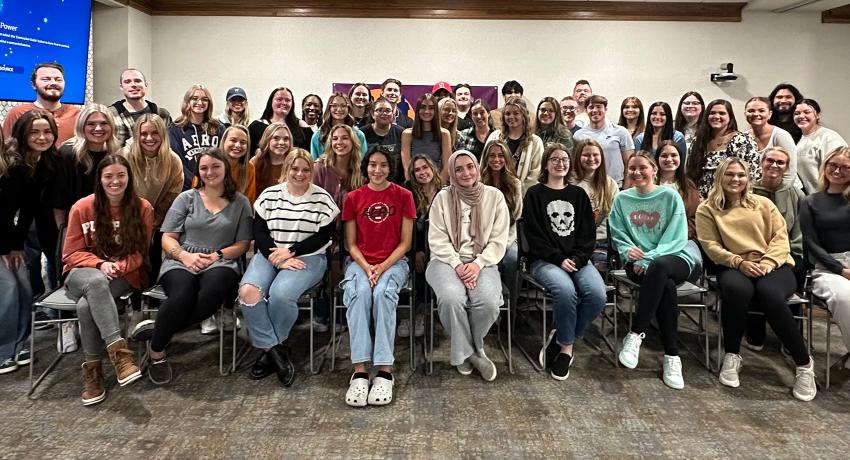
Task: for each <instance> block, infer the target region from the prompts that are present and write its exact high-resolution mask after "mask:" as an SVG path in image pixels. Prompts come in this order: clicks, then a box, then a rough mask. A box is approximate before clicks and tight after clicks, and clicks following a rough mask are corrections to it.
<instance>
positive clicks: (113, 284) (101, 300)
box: [65, 268, 130, 361]
mask: <svg viewBox="0 0 850 460" xmlns="http://www.w3.org/2000/svg"><path fill="white" fill-rule="evenodd" d="M129 287H130V285H129V284H128V283H127V281H125V280H124V278H115V279H113V280H112V281H109V280H108V279H106V275H104V274H103V272H101V271H100V270H98V269H96V268H74V269H71V271H70V272H69V273H68V278H67V279H66V280H65V289H67V290H68V296H69V297H70V298H72V299H74V300H76V301H77V317H78V318H79V321H80V341H81V342H82V343H83V353H84V354H85V360H86V361H97V360H99V359H100V358H101V356H102V355H101V352H102V351H103V350H104V348H105V346H106V345H108V344H110V343H112V342H114V341H116V340H118V339H120V338H121V329H120V327H119V324H118V308H117V307H116V306H115V297H118V296H120V295H121V294H123V293H125V292H127V289H129Z"/></svg>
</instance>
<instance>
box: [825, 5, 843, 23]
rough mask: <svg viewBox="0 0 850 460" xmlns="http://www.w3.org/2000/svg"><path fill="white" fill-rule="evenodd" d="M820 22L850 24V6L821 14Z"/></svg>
mask: <svg viewBox="0 0 850 460" xmlns="http://www.w3.org/2000/svg"><path fill="white" fill-rule="evenodd" d="M820 22H824V23H830V24H850V4H848V5H844V6H839V7H837V8H833V9H831V10H825V11H823V12H822V13H821V14H820Z"/></svg>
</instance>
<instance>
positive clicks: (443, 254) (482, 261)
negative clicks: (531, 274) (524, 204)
mask: <svg viewBox="0 0 850 460" xmlns="http://www.w3.org/2000/svg"><path fill="white" fill-rule="evenodd" d="M481 187H482V190H481V203H480V204H479V207H480V211H481V212H482V215H481V218H482V219H484V222H485V223H486V227H485V231H486V232H487V235H488V236H487V244H486V246H484V249H483V250H482V251H481V254H476V256H475V260H473V262H475V264H476V265H478V266H479V267H480V268H485V267H489V266H492V265H496V264H498V263H499V262H501V260H502V258H503V257H505V250H506V249H507V246H508V224H509V222H510V217H509V215H510V213H509V212H508V205H507V204H505V197H504V195H502V192H501V191H499V189H497V188H495V187H491V186H489V185H483V184H482V185H481ZM450 199H451V194H450V193H449V189H448V187H446V188H444V189H442V190H440V192H439V193H437V196H435V197H434V202H433V203H431V210H430V211H429V214H428V219H429V221H430V224H429V227H428V245H429V247H430V249H431V260H439V261H440V262H444V263H446V264H448V265H450V266H451V267H452V268H455V267H457V266H458V265H460V264H462V263H463V261H461V260H460V255H459V254H458V252H457V251H455V248H454V245H452V241H451V233H452V232H451V223H450V221H449V219H450V218H451V216H450V214H451V213H450V211H449V209H450V206H449V200H450Z"/></svg>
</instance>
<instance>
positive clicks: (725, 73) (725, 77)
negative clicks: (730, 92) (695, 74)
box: [710, 62, 738, 83]
mask: <svg viewBox="0 0 850 460" xmlns="http://www.w3.org/2000/svg"><path fill="white" fill-rule="evenodd" d="M733 66H734V64H732V63H731V62H727V63H725V64H720V71H721V72H720V73H713V74H711V76H710V78H711V81H712V82H713V83H717V82H721V81H734V80H737V79H738V75H736V74H735V72H734V70H733Z"/></svg>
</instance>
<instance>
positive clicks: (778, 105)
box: [768, 83, 803, 143]
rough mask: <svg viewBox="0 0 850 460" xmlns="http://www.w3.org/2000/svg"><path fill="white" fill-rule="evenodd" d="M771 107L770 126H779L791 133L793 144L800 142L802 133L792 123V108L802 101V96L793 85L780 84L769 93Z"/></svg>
mask: <svg viewBox="0 0 850 460" xmlns="http://www.w3.org/2000/svg"><path fill="white" fill-rule="evenodd" d="M768 99H770V103H771V105H773V113H772V114H771V115H770V124H772V125H773V126H779V127H780V128H782V129H784V130H785V131H788V132H789V133H791V137H793V138H794V143H797V142H800V138H801V137H802V136H803V132H802V131H801V130H800V128H798V127H797V124H796V123H794V107H796V106H797V103H798V102H800V101H802V100H803V95H802V94H801V93H800V90H798V89H797V88H796V87H795V86H794V85H792V84H790V83H780V84H778V85H776V88H773V91H771V92H770V96H769V97H768Z"/></svg>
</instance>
